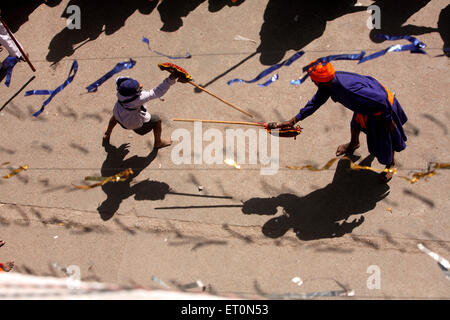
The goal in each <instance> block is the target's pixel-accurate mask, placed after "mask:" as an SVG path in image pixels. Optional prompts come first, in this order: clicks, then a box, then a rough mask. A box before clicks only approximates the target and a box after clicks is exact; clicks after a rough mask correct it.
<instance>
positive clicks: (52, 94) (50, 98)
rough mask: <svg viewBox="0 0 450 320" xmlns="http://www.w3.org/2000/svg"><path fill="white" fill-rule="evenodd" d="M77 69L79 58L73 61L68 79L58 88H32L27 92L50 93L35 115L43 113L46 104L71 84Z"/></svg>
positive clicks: (36, 93)
mask: <svg viewBox="0 0 450 320" xmlns="http://www.w3.org/2000/svg"><path fill="white" fill-rule="evenodd" d="M77 71H78V62H77V60H74V61H73V63H72V67H71V68H70V71H69V75H68V77H67V79H66V81H64V83H63V84H61V85H60V86H59V87H58V88H56V89H55V90H30V91H27V92H25V96H31V95H47V94H49V95H50V97H48V99H47V100H45V101H44V103H43V104H42V107H41V109H40V110H38V111H37V112H35V113H34V114H33V116H34V117H37V116H39V115H40V114H41V113H42V111H44V109H45V106H46V105H47V104H49V103H50V101H51V100H52V99H53V98H54V97H55V96H56V95H57V94H58V93H59V92H61V91H62V90H63V89H64V88H65V87H66V86H67V85H69V84H70V83H71V82H72V80H73V78H74V77H75V75H76V74H77Z"/></svg>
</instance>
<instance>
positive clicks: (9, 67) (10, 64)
mask: <svg viewBox="0 0 450 320" xmlns="http://www.w3.org/2000/svg"><path fill="white" fill-rule="evenodd" d="M19 60H20V59H19V58H17V57H8V58H6V59H5V61H4V62H3V68H4V69H6V80H5V86H7V87H9V84H10V83H11V76H12V71H13V69H14V66H15V65H16V63H17V62H19Z"/></svg>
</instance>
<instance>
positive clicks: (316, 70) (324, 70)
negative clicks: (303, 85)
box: [308, 60, 334, 82]
mask: <svg viewBox="0 0 450 320" xmlns="http://www.w3.org/2000/svg"><path fill="white" fill-rule="evenodd" d="M315 61H316V60H314V61H313V62H311V63H310V64H312V63H314V62H315ZM308 72H311V74H310V77H311V80H313V81H316V82H329V81H331V80H333V79H334V68H333V65H332V64H331V63H330V62H328V63H327V64H326V65H322V63H320V62H319V63H318V64H317V65H315V66H314V67H311V68H309V69H308Z"/></svg>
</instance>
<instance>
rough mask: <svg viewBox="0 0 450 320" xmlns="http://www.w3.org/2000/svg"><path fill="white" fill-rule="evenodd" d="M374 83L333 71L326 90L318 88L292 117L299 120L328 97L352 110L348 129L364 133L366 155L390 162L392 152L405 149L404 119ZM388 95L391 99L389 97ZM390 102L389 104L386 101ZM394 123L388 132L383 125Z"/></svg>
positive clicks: (405, 119)
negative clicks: (366, 147) (330, 82)
mask: <svg viewBox="0 0 450 320" xmlns="http://www.w3.org/2000/svg"><path fill="white" fill-rule="evenodd" d="M388 92H389V91H388V90H387V89H385V87H384V86H383V85H382V84H380V83H379V82H378V81H377V80H375V79H374V78H372V77H369V76H362V75H359V74H356V73H351V72H343V71H336V73H335V77H334V79H333V82H332V84H331V86H330V87H324V86H323V87H322V86H321V87H319V90H317V92H316V94H315V95H314V97H313V98H312V99H311V100H310V101H308V103H307V104H306V106H305V107H304V108H302V109H301V110H300V112H299V113H298V114H297V115H296V119H297V120H298V121H301V120H303V119H305V118H306V117H308V116H310V115H311V114H313V113H314V112H315V111H316V110H317V109H318V108H319V107H320V106H321V105H323V104H324V103H325V102H326V101H327V100H328V98H330V97H331V99H332V100H333V101H335V102H339V103H341V104H342V105H344V106H345V107H346V108H348V109H350V110H352V111H354V114H353V118H352V121H351V126H352V128H355V129H358V130H361V131H363V132H364V133H366V135H367V146H368V149H369V152H370V153H371V154H372V155H374V156H375V157H376V158H377V159H378V161H379V162H380V163H382V164H385V165H389V164H391V163H392V157H393V151H397V152H399V151H402V150H403V149H405V148H406V144H405V141H406V140H407V138H406V135H405V132H404V130H403V127H402V126H403V124H405V123H406V121H407V120H408V118H407V116H406V114H405V112H404V111H403V109H402V107H401V106H400V103H399V102H398V101H397V99H396V98H395V97H393V95H392V94H391V93H390V92H389V94H388ZM389 95H391V96H389ZM390 100H391V101H390ZM392 121H394V123H395V125H396V129H395V130H394V131H393V132H392V133H390V132H388V131H387V129H386V124H388V123H390V122H392Z"/></svg>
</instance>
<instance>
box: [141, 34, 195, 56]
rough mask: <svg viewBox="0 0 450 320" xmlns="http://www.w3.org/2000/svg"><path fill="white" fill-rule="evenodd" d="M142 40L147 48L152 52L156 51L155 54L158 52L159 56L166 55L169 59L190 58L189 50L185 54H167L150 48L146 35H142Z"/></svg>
mask: <svg viewBox="0 0 450 320" xmlns="http://www.w3.org/2000/svg"><path fill="white" fill-rule="evenodd" d="M142 42H144V43H146V44H147V45H148V49H149V50H150V51H152V52H154V53H156V54H158V55H160V56H163V57H167V58H169V59H190V58H192V56H191V54H190V53H189V52H186V54H185V55H184V56H169V55H167V54H164V53H161V52H158V51H155V50H153V49H152V48H150V40H148V39H147V38H146V37H142Z"/></svg>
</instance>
